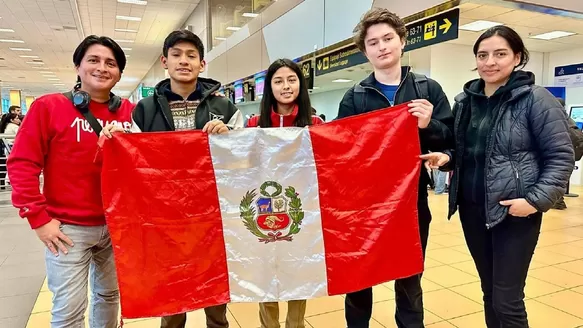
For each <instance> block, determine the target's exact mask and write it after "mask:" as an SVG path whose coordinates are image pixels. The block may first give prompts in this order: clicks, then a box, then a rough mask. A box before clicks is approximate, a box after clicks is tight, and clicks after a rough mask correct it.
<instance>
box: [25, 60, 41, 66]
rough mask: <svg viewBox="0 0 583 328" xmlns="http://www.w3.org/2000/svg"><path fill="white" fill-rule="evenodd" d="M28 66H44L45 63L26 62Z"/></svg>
mask: <svg viewBox="0 0 583 328" xmlns="http://www.w3.org/2000/svg"><path fill="white" fill-rule="evenodd" d="M26 63H27V64H32V65H44V64H45V63H43V62H35V61H31V62H26Z"/></svg>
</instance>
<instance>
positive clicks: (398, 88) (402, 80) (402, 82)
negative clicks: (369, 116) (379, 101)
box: [361, 71, 409, 106]
mask: <svg viewBox="0 0 583 328" xmlns="http://www.w3.org/2000/svg"><path fill="white" fill-rule="evenodd" d="M405 74H406V75H405V78H404V79H401V82H399V86H398V87H397V90H396V91H395V101H394V102H391V101H390V100H389V98H387V96H386V95H385V94H384V93H382V92H381V91H379V90H378V89H377V88H373V87H371V86H366V85H361V87H363V88H365V89H370V90H374V91H376V92H377V93H378V94H380V95H381V96H383V98H385V99H386V100H387V102H388V103H389V105H390V106H394V105H395V103H396V102H397V95H398V94H399V90H401V86H402V85H403V84H405V80H407V78H408V77H409V71H407V73H405Z"/></svg>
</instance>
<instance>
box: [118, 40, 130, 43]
mask: <svg viewBox="0 0 583 328" xmlns="http://www.w3.org/2000/svg"><path fill="white" fill-rule="evenodd" d="M115 42H117V43H134V40H115Z"/></svg>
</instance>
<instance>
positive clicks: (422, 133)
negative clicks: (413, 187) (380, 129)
mask: <svg viewBox="0 0 583 328" xmlns="http://www.w3.org/2000/svg"><path fill="white" fill-rule="evenodd" d="M414 79H415V75H414V74H413V73H411V72H410V67H403V68H402V73H401V84H400V85H399V88H398V89H397V93H396V95H395V105H398V104H402V103H406V102H408V101H411V100H414V99H420V98H422V94H421V93H422V91H421V90H420V86H419V84H416V83H415V81H414ZM424 83H427V91H428V98H429V99H428V100H429V102H430V103H431V104H433V115H432V116H431V122H430V123H429V126H427V128H425V129H420V130H419V137H420V141H421V151H422V152H423V153H427V152H428V151H433V152H437V151H445V150H448V149H451V148H453V141H454V139H453V122H454V119H453V115H452V112H451V107H450V105H449V101H448V100H447V97H446V95H445V93H444V92H443V89H442V88H441V86H440V85H439V83H437V82H436V81H434V80H432V79H430V78H427V82H424ZM359 86H360V88H361V89H364V92H365V94H364V96H363V97H361V96H355V88H357V87H359ZM355 98H359V99H361V100H359V101H355ZM356 102H360V103H358V104H357V103H356ZM390 106H391V103H390V101H389V100H388V99H387V97H385V95H384V94H383V93H382V91H381V90H380V89H379V88H378V87H377V86H376V79H375V77H374V73H373V74H371V75H370V76H369V77H368V78H366V79H364V80H363V81H361V82H360V83H359V84H358V85H356V86H353V87H352V88H350V89H349V90H348V91H347V92H346V94H345V95H344V98H343V99H342V102H341V103H340V108H339V110H338V117H337V118H344V117H348V116H352V115H357V114H362V113H366V112H370V111H374V110H378V109H383V108H387V107H390ZM420 163H421V161H420ZM430 181H431V180H430V177H429V174H428V173H427V171H426V170H425V168H423V167H422V169H421V179H420V189H419V192H420V194H423V195H427V186H428V184H429V182H430Z"/></svg>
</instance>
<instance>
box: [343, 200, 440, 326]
mask: <svg viewBox="0 0 583 328" xmlns="http://www.w3.org/2000/svg"><path fill="white" fill-rule="evenodd" d="M418 212H419V233H420V235H421V247H422V248H423V256H425V249H426V248H427V238H428V237H429V224H430V223H431V212H430V211H429V204H428V202H427V194H425V195H420V196H419V201H418ZM395 302H396V305H397V310H396V313H395V321H396V323H397V326H398V327H399V328H419V327H421V328H422V327H424V325H423V290H422V289H421V274H418V275H415V276H411V277H409V278H404V279H399V280H396V281H395ZM372 304H373V296H372V288H367V289H364V290H361V291H358V292H354V293H350V294H347V295H346V300H345V317H346V323H347V325H348V328H368V327H369V322H370V318H371V317H372Z"/></svg>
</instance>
